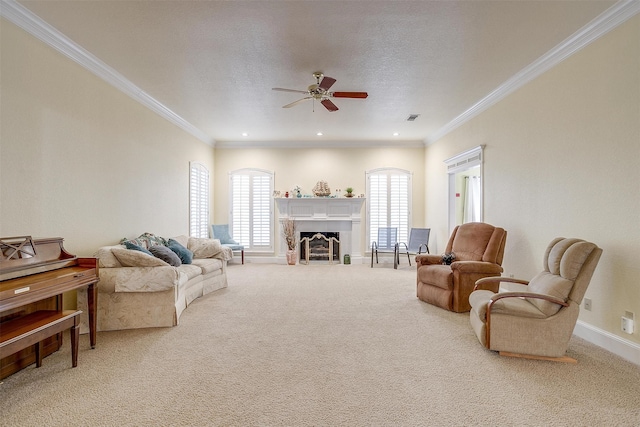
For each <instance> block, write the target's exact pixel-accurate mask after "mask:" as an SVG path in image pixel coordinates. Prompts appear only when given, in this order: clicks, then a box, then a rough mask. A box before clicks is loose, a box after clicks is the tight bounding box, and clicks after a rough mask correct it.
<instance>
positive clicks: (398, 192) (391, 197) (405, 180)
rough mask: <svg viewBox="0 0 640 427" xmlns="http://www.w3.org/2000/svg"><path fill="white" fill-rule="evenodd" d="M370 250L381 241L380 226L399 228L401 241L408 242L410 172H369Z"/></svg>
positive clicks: (368, 218) (368, 225)
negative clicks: (379, 237)
mask: <svg viewBox="0 0 640 427" xmlns="http://www.w3.org/2000/svg"><path fill="white" fill-rule="evenodd" d="M366 180H367V236H368V240H367V247H369V248H370V247H371V242H373V241H376V240H377V239H378V228H379V227H396V228H397V229H398V241H399V242H408V241H409V240H408V239H409V229H410V224H411V173H410V172H409V171H405V170H402V169H388V168H384V169H375V170H372V171H369V172H367V173H366Z"/></svg>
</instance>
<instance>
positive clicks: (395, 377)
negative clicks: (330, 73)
mask: <svg viewBox="0 0 640 427" xmlns="http://www.w3.org/2000/svg"><path fill="white" fill-rule="evenodd" d="M414 282H415V271H414V269H413V268H409V267H404V268H402V269H400V270H393V269H392V268H391V267H390V265H389V264H387V265H381V266H378V267H376V268H374V269H371V268H369V267H368V266H366V265H350V266H344V265H333V266H331V265H311V266H304V265H298V266H286V265H260V264H246V265H244V266H241V265H233V266H231V267H230V268H229V288H227V289H225V290H221V291H218V292H215V293H213V294H210V295H208V296H206V297H204V298H201V299H199V300H197V301H196V302H195V303H193V304H192V305H191V306H189V308H188V309H187V310H186V311H185V313H184V314H183V316H182V318H181V319H180V325H179V326H178V327H175V328H166V329H164V328H163V329H147V330H134V331H119V332H102V333H99V335H98V345H97V348H96V349H95V350H90V349H89V345H88V337H87V336H82V338H81V342H80V346H81V351H80V355H79V366H78V367H77V368H75V369H72V368H71V361H70V355H69V349H68V343H69V342H68V339H67V340H66V341H65V345H64V347H63V349H62V350H61V351H59V352H58V353H56V354H54V355H52V356H50V357H48V358H46V359H45V361H44V363H43V366H42V367H41V368H39V369H35V367H34V366H33V365H32V366H31V367H29V368H27V369H25V370H23V371H21V372H19V373H17V374H15V375H13V376H11V377H9V378H7V379H5V380H4V383H3V384H2V385H0V397H1V399H0V425H2V426H45V425H46V426H181V425H182V426H453V425H455V426H471V425H474V426H475V425H496V426H604V425H608V426H614V425H615V426H637V425H640V367H638V366H636V365H633V364H631V363H628V362H626V361H624V360H622V359H621V358H619V357H617V356H614V355H612V354H610V353H608V352H606V351H605V350H603V349H600V348H598V347H596V346H594V345H591V344H589V343H587V342H585V341H583V340H581V339H578V338H575V337H574V338H573V339H572V341H571V344H570V348H569V351H568V354H569V355H570V356H572V357H575V358H577V359H578V364H577V365H571V364H559V363H551V362H540V361H530V360H523V359H512V358H505V357H500V356H497V355H496V354H494V353H492V352H489V351H487V350H485V349H484V348H482V347H481V346H480V344H479V343H478V341H477V339H476V337H475V335H474V334H473V332H472V330H471V327H470V326H469V320H468V315H466V314H455V313H450V312H447V311H444V310H441V309H439V308H436V307H433V306H430V305H428V304H425V303H422V302H420V301H419V300H417V299H416V297H415V283H414Z"/></svg>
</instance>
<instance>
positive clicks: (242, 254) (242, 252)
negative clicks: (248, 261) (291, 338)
mask: <svg viewBox="0 0 640 427" xmlns="http://www.w3.org/2000/svg"><path fill="white" fill-rule="evenodd" d="M240 255H241V257H242V265H244V249H243V250H242V251H240Z"/></svg>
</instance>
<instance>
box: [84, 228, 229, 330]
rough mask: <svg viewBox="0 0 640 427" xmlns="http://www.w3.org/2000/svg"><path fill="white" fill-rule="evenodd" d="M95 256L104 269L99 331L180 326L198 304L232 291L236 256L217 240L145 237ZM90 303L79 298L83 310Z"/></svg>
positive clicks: (100, 250)
mask: <svg viewBox="0 0 640 427" xmlns="http://www.w3.org/2000/svg"><path fill="white" fill-rule="evenodd" d="M169 242H171V245H169ZM133 247H136V248H133ZM172 247H177V248H180V252H181V253H182V255H184V258H185V259H182V256H181V255H178V253H174V252H172V251H171V250H169V249H168V248H172ZM130 248H133V249H130ZM150 250H151V251H153V253H149V252H150ZM165 252H166V253H165ZM168 252H171V254H168ZM158 254H160V255H158ZM163 254H164V255H166V256H167V257H168V255H172V254H174V255H175V256H177V258H178V259H179V260H178V261H175V258H171V259H169V258H165V256H164V255H163ZM189 254H190V255H189ZM94 256H95V257H97V258H98V259H99V268H100V269H99V274H100V281H99V282H98V306H97V317H98V319H97V328H98V330H99V331H112V330H121V329H135V328H151V327H170V326H176V325H177V324H178V321H179V319H180V315H181V314H182V312H183V311H184V310H185V309H186V308H187V306H188V305H189V304H190V303H192V302H193V301H194V300H195V299H197V298H199V297H201V296H203V295H206V294H208V293H210V292H213V291H216V290H218V289H222V288H225V287H226V286H227V274H226V272H227V261H229V260H230V259H231V258H232V256H233V254H232V252H231V250H230V249H229V248H225V247H223V246H222V245H221V244H220V241H219V240H216V239H202V238H193V237H187V236H177V237H174V238H171V239H164V238H162V237H157V236H155V235H153V234H150V233H145V234H143V235H141V236H140V237H138V238H137V239H132V240H126V239H123V240H122V241H121V244H119V245H113V246H103V247H101V248H100V249H98V251H97V252H96V253H95V254H94ZM174 261H175V262H174ZM84 301H86V298H84V297H82V296H79V297H78V308H79V309H81V310H82V309H83V307H81V305H82V302H84ZM83 311H85V312H86V309H85V310H83Z"/></svg>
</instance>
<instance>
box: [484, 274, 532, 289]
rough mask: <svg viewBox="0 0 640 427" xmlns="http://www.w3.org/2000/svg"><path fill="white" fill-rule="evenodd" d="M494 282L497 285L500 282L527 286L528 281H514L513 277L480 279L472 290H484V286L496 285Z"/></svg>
mask: <svg viewBox="0 0 640 427" xmlns="http://www.w3.org/2000/svg"><path fill="white" fill-rule="evenodd" d="M496 282H497V283H501V282H509V283H519V284H521V285H528V284H529V281H528V280H523V279H514V278H513V277H502V276H495V277H483V278H482V279H478V280H476V286H475V287H474V288H473V290H474V291H476V290H478V289H484V287H485V286H486V285H488V284H492V283H496Z"/></svg>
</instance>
